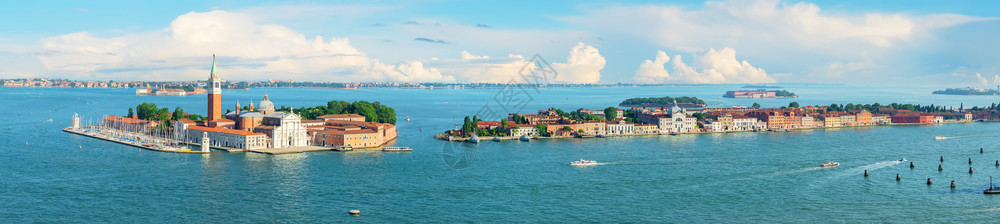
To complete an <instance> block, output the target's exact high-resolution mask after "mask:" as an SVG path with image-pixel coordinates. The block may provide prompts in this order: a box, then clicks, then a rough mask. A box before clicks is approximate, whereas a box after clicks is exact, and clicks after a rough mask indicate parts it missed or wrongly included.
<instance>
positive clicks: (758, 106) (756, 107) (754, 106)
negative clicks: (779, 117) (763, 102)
mask: <svg viewBox="0 0 1000 224" xmlns="http://www.w3.org/2000/svg"><path fill="white" fill-rule="evenodd" d="M750 107H753V108H754V109H760V104H759V103H757V102H754V103H753V106H750Z"/></svg>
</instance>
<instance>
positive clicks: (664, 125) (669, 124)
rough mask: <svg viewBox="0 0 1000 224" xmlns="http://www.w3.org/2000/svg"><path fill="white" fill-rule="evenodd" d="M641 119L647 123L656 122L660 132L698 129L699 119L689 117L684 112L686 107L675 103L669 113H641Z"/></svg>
mask: <svg viewBox="0 0 1000 224" xmlns="http://www.w3.org/2000/svg"><path fill="white" fill-rule="evenodd" d="M639 121H640V122H643V123H647V124H656V125H657V126H659V127H660V133H684V132H690V131H691V130H692V129H697V128H698V126H697V122H698V119H697V118H695V117H689V116H688V115H687V114H686V113H684V109H683V108H681V107H678V106H676V102H675V105H674V106H673V107H671V108H670V110H669V111H668V113H667V114H662V113H660V114H657V113H641V114H639Z"/></svg>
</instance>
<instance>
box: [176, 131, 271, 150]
mask: <svg viewBox="0 0 1000 224" xmlns="http://www.w3.org/2000/svg"><path fill="white" fill-rule="evenodd" d="M186 130H187V133H186V134H185V135H184V136H186V137H187V139H185V141H188V142H192V143H198V144H201V143H202V137H203V136H204V135H206V134H207V135H208V138H209V139H210V141H209V144H208V145H210V146H213V147H227V148H237V149H263V148H267V146H268V141H267V140H268V139H267V136H266V135H264V134H261V133H254V132H249V131H243V130H234V129H228V128H222V127H204V126H194V125H191V126H187V127H186Z"/></svg>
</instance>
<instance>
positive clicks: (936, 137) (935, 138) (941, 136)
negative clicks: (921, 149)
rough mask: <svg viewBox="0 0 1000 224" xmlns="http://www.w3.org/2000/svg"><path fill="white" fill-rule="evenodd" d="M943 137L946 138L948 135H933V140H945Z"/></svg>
mask: <svg viewBox="0 0 1000 224" xmlns="http://www.w3.org/2000/svg"><path fill="white" fill-rule="evenodd" d="M945 139H948V137H944V135H938V136H934V140H945Z"/></svg>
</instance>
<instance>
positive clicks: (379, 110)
mask: <svg viewBox="0 0 1000 224" xmlns="http://www.w3.org/2000/svg"><path fill="white" fill-rule="evenodd" d="M290 109H291V108H289V107H285V106H281V108H279V109H277V110H276V111H284V112H289V110H290ZM295 113H296V114H298V115H299V116H301V117H302V118H303V119H307V120H311V119H316V117H319V116H323V115H328V114H358V115H361V116H364V117H365V121H368V122H379V123H389V124H396V109H393V108H392V107H389V106H386V105H383V104H382V103H380V102H379V101H375V102H368V101H354V102H353V103H351V102H347V101H337V100H333V101H329V102H327V103H326V105H320V106H316V107H302V108H296V109H295Z"/></svg>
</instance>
